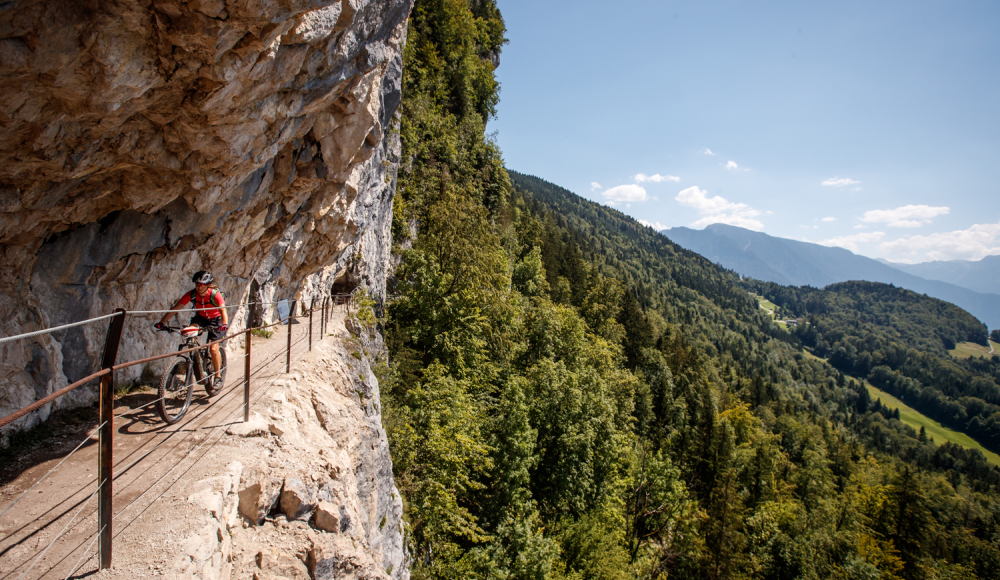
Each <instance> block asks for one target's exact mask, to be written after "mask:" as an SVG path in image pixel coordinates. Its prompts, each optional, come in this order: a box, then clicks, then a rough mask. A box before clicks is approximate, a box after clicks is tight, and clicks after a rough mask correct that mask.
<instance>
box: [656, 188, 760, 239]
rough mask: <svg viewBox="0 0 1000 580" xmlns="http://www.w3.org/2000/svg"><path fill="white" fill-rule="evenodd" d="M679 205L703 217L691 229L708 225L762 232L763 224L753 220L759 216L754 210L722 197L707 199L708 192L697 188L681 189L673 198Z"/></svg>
mask: <svg viewBox="0 0 1000 580" xmlns="http://www.w3.org/2000/svg"><path fill="white" fill-rule="evenodd" d="M674 199H676V200H677V201H679V202H680V203H681V205H684V206H687V207H690V208H693V209H694V210H696V211H697V212H698V213H700V214H702V215H704V216H705V217H703V218H701V219H699V220H698V221H696V222H694V223H693V224H691V226H692V227H696V228H697V227H704V226H707V225H709V224H719V223H721V224H729V225H731V226H739V227H741V228H747V229H751V230H762V229H764V224H762V223H760V221H758V220H756V219H753V218H755V217H757V216H759V215H760V213H761V212H760V211H759V210H756V209H754V208H752V207H750V206H749V205H747V204H745V203H733V202H731V201H729V200H727V199H725V198H723V197H719V196H718V195H716V196H715V197H708V192H707V191H705V190H703V189H698V186H693V187H689V188H687V189H682V190H681V191H680V193H678V194H677V197H676V198H674Z"/></svg>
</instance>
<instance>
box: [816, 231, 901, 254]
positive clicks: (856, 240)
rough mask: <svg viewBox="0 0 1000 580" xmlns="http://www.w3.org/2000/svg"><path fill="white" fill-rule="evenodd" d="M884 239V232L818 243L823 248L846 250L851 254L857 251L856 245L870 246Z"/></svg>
mask: <svg viewBox="0 0 1000 580" xmlns="http://www.w3.org/2000/svg"><path fill="white" fill-rule="evenodd" d="M884 237H885V232H863V233H860V234H853V235H850V236H840V237H839V238H830V239H829V240H822V241H820V242H818V243H819V244H822V245H824V246H834V247H838V248H846V249H848V250H850V251H852V252H857V251H858V244H871V243H873V242H877V241H879V240H881V239H882V238H884Z"/></svg>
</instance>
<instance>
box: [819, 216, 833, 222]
mask: <svg viewBox="0 0 1000 580" xmlns="http://www.w3.org/2000/svg"><path fill="white" fill-rule="evenodd" d="M819 221H821V222H835V221H837V218H835V217H825V218H823V219H821V220H819Z"/></svg>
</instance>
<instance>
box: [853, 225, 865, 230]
mask: <svg viewBox="0 0 1000 580" xmlns="http://www.w3.org/2000/svg"><path fill="white" fill-rule="evenodd" d="M867 227H868V226H866V225H864V224H858V225H856V226H854V229H856V230H863V229H865V228H867Z"/></svg>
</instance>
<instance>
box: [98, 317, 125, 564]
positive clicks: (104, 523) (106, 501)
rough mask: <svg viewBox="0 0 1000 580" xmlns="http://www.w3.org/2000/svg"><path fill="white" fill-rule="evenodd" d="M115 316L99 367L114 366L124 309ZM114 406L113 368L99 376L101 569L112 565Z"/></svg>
mask: <svg viewBox="0 0 1000 580" xmlns="http://www.w3.org/2000/svg"><path fill="white" fill-rule="evenodd" d="M115 313H116V314H118V316H115V317H114V318H112V319H111V322H110V323H109V324H108V334H107V337H106V338H105V339H104V356H103V357H101V368H102V369H110V368H111V367H113V366H115V359H116V358H118V344H119V343H120V342H121V339H122V328H123V327H124V326H125V309H123V308H115ZM114 406H115V375H114V371H112V372H109V373H108V374H106V375H104V376H103V377H101V394H100V418H99V419H98V420H99V421H100V424H101V431H100V436H99V437H100V443H99V445H100V452H99V453H98V455H97V481H98V485H100V487H99V488H98V491H97V506H98V508H97V509H98V515H97V531H98V533H99V534H100V536H101V565H100V568H101V570H105V569H107V568H110V567H111V538H112V534H111V520H112V518H114V515H115V512H114V505H113V504H112V502H111V500H112V489H111V483H112V476H113V472H114V455H113V450H114V447H113V444H114V441H113V439H114V432H115V426H114V418H115V415H114Z"/></svg>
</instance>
